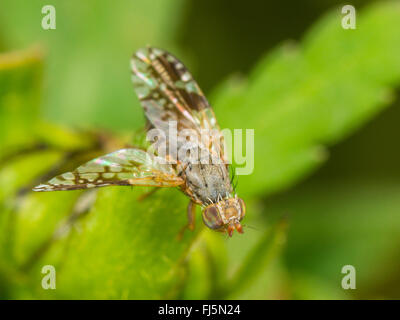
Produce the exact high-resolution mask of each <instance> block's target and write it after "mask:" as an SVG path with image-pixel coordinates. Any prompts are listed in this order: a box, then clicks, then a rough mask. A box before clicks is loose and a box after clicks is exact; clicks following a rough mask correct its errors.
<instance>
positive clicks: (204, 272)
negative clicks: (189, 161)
mask: <svg viewBox="0 0 400 320" xmlns="http://www.w3.org/2000/svg"><path fill="white" fill-rule="evenodd" d="M47 4H51V5H53V6H54V7H55V8H56V22H57V25H56V30H43V29H42V27H41V19H42V17H43V16H44V15H43V14H42V13H41V8H42V7H43V6H44V5H47ZM346 4H347V3H346ZM351 4H352V5H354V6H355V8H356V10H357V29H356V30H345V29H343V28H342V27H341V19H342V17H343V14H342V13H341V11H340V10H341V7H342V6H343V5H344V3H342V2H339V1H334V0H325V1H317V0H305V1H299V2H294V1H289V0H283V1H279V2H276V1H247V2H243V1H232V0H230V1H228V0H220V1H211V0H203V1H184V0H174V1H172V0H171V1H166V0H153V1H144V0H141V1H139V0H138V1H134V0H132V1H125V0H124V1H118V2H111V1H105V0H104V1H95V0H93V1H85V2H79V1H60V0H53V1H51V3H48V2H43V1H39V0H32V1H22V0H17V1H15V0H2V2H1V3H0V145H1V149H0V186H1V187H0V298H2V299H32V298H35V299H60V298H64V299H65V298H66V299H71V298H77V299H160V298H171V299H208V298H214V299H215V298H216V299H228V298H231V299H397V298H400V273H399V270H400V268H399V267H400V250H399V247H400V196H399V195H400V183H399V177H400V170H399V163H400V151H399V150H398V138H399V136H400V127H399V125H398V123H399V119H400V100H399V98H398V90H397V91H396V89H398V88H399V84H400V2H399V1H388V2H386V1H365V0H364V1H361V0H359V1H355V0H354V1H352V3H351ZM148 44H151V45H153V46H156V47H161V48H165V49H167V50H168V51H171V52H173V53H174V54H175V55H176V56H178V57H179V58H180V59H181V60H182V61H183V62H184V63H185V64H186V65H187V66H188V68H189V70H191V72H192V74H193V75H194V77H195V78H196V79H197V81H198V83H199V85H200V86H201V87H202V88H203V90H204V91H205V94H206V96H207V97H208V98H209V100H210V102H211V104H212V105H213V107H214V109H215V112H216V115H217V118H218V121H219V122H220V124H221V126H222V127H228V128H231V129H233V128H243V129H246V128H250V129H254V130H255V150H254V153H255V171H254V173H253V174H252V175H250V176H240V177H239V184H238V189H237V190H238V194H239V195H240V196H241V197H242V198H244V199H245V201H246V203H247V215H246V219H245V220H244V223H245V224H246V228H245V234H244V235H238V234H236V235H235V236H234V237H233V238H232V239H226V237H224V236H223V235H220V234H216V233H213V232H211V231H210V230H206V229H205V228H204V226H203V225H202V222H201V217H199V219H198V222H199V223H198V225H197V228H196V231H195V232H194V233H186V234H185V236H184V239H183V240H182V241H177V240H176V234H177V233H178V231H179V229H180V228H181V227H182V226H183V225H184V224H185V220H186V211H185V210H186V204H187V198H186V197H185V196H184V195H182V194H180V193H179V192H178V191H176V190H161V191H159V192H157V193H156V194H154V195H153V196H152V197H151V198H149V199H146V200H144V201H140V202H138V201H137V198H138V196H140V195H141V194H143V193H144V192H145V191H148V190H143V189H141V188H132V189H131V188H103V189H101V190H99V191H98V193H97V194H96V195H94V196H95V200H94V202H93V203H92V202H90V201H89V205H87V206H83V207H84V208H83V209H82V208H81V207H82V203H83V204H84V203H85V200H87V199H88V197H91V195H90V194H89V195H88V194H87V193H86V192H82V191H73V192H64V193H63V192H60V193H40V194H37V193H35V194H33V193H32V192H29V190H30V188H31V187H32V186H33V185H35V184H37V183H39V182H42V181H43V180H45V177H47V176H48V175H51V174H53V175H55V174H57V173H59V172H64V171H67V170H71V169H73V168H74V167H76V166H77V165H79V164H80V163H82V162H84V161H86V160H89V159H91V158H93V157H94V156H96V155H99V154H102V153H105V152H110V151H112V150H116V149H118V148H121V147H123V146H125V145H126V144H130V143H138V142H137V141H139V140H140V138H138V137H140V128H141V127H142V126H143V124H144V117H143V114H142V110H141V108H140V105H139V102H138V100H137V98H136V96H135V94H134V92H133V89H132V84H131V81H130V70H129V59H130V56H131V55H132V53H133V52H134V51H135V50H137V49H138V48H140V47H143V46H145V45H148ZM50 177H51V176H50ZM199 216H200V215H199ZM49 264H50V265H54V266H55V268H56V271H57V278H56V279H57V288H56V290H44V289H43V288H42V286H41V281H42V278H43V276H44V275H43V274H42V273H41V270H42V267H43V266H44V265H49ZM349 264H350V265H353V266H354V267H355V268H356V275H357V277H356V289H355V290H344V289H342V287H341V281H342V278H343V276H344V275H343V274H341V269H342V267H343V266H344V265H349Z"/></svg>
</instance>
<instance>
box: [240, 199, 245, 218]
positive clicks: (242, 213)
mask: <svg viewBox="0 0 400 320" xmlns="http://www.w3.org/2000/svg"><path fill="white" fill-rule="evenodd" d="M239 204H240V219H239V220H242V219H243V218H244V215H245V214H246V205H245V203H244V201H243V200H242V199H240V198H239Z"/></svg>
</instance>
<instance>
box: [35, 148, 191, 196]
mask: <svg viewBox="0 0 400 320" xmlns="http://www.w3.org/2000/svg"><path fill="white" fill-rule="evenodd" d="M183 182H184V181H183V179H181V178H180V177H178V176H177V175H176V173H175V170H174V169H173V168H172V167H171V166H170V165H168V164H163V163H162V162H161V159H160V158H158V157H155V156H153V155H151V154H149V153H147V152H145V151H143V150H139V149H121V150H118V151H115V152H112V153H109V154H107V155H104V156H101V157H99V158H96V159H93V160H91V161H89V162H87V163H85V164H83V165H82V166H80V167H78V168H77V169H76V170H74V171H72V172H66V173H64V174H61V175H59V176H56V177H54V178H53V179H51V180H50V181H48V182H47V183H45V184H40V185H38V186H36V187H35V188H33V191H57V190H77V189H88V188H95V187H104V186H111V185H118V186H152V187H175V186H178V185H180V184H182V183H183Z"/></svg>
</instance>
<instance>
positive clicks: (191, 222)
mask: <svg viewBox="0 0 400 320" xmlns="http://www.w3.org/2000/svg"><path fill="white" fill-rule="evenodd" d="M187 216H188V223H187V224H186V225H185V226H184V227H183V228H182V229H181V230H180V231H179V233H178V240H182V237H183V234H184V233H185V230H186V229H189V230H190V231H193V230H194V227H195V223H196V203H194V202H193V201H190V202H189V204H188V207H187Z"/></svg>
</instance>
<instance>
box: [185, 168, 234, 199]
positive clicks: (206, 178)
mask: <svg viewBox="0 0 400 320" xmlns="http://www.w3.org/2000/svg"><path fill="white" fill-rule="evenodd" d="M185 181H186V187H187V188H188V189H189V191H190V192H189V193H190V194H192V195H193V197H194V200H195V201H196V202H199V203H202V204H203V205H204V206H206V205H208V204H210V203H217V202H218V201H219V200H220V199H222V198H226V197H229V196H230V195H231V193H232V186H231V182H230V179H229V173H228V170H227V168H226V166H225V164H202V163H197V164H191V163H189V164H188V165H187V166H186V168H185Z"/></svg>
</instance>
